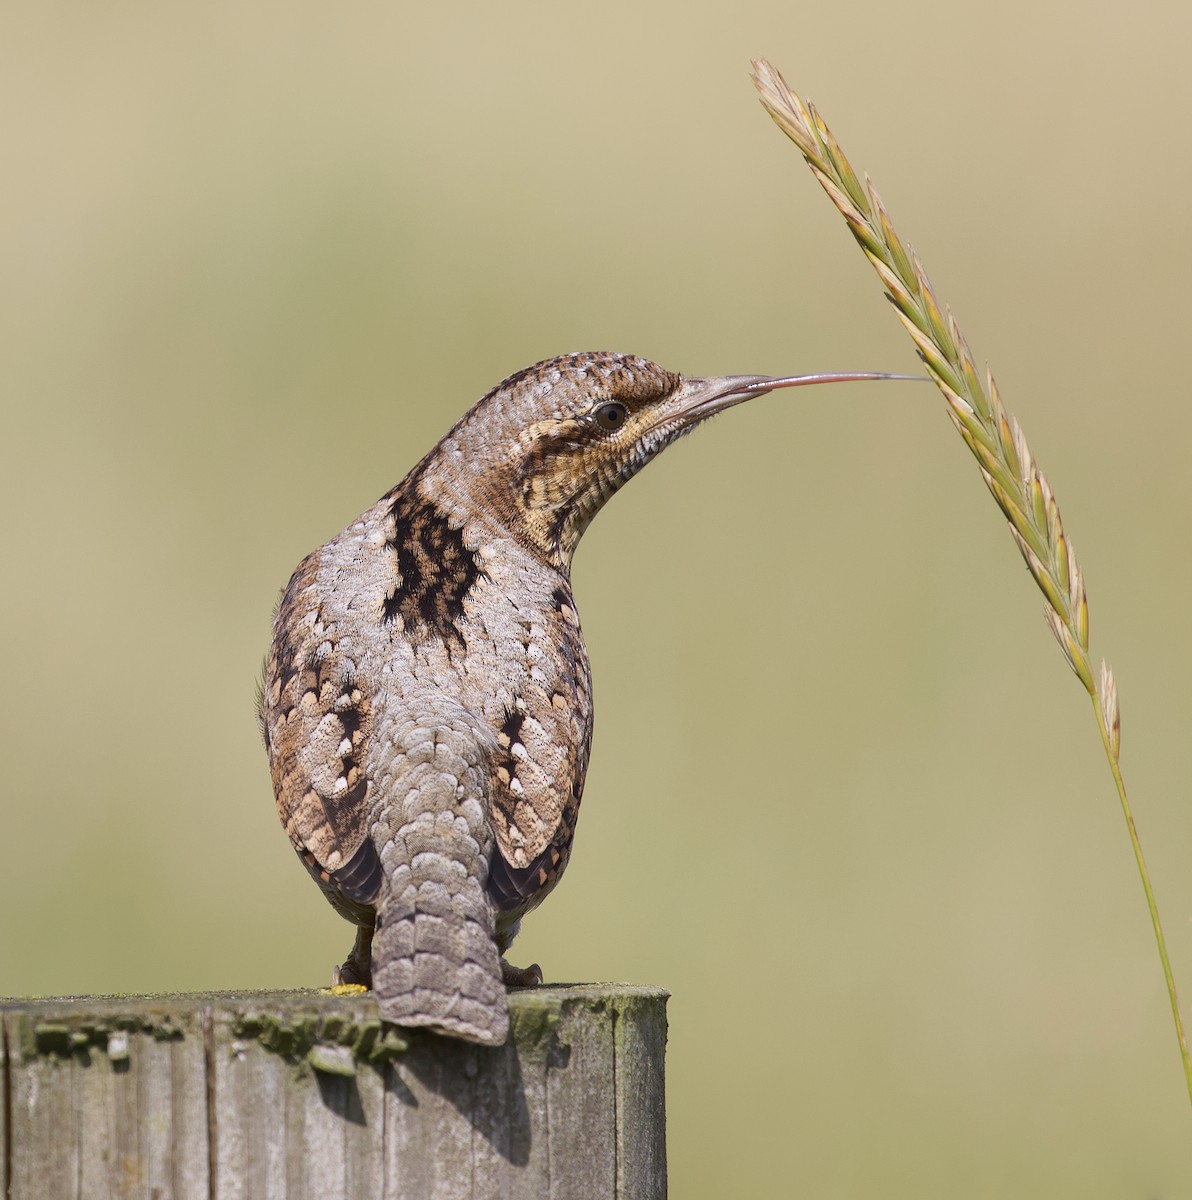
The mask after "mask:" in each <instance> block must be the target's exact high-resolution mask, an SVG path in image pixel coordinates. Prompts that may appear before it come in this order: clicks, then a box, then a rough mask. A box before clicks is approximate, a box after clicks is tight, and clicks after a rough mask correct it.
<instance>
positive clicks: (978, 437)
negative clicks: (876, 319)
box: [753, 59, 1192, 1102]
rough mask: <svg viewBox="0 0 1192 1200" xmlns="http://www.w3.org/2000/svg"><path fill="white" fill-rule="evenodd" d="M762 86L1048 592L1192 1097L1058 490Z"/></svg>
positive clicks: (881, 235)
mask: <svg viewBox="0 0 1192 1200" xmlns="http://www.w3.org/2000/svg"><path fill="white" fill-rule="evenodd" d="M753 80H754V83H755V85H756V86H757V89H758V92H759V93H760V95H761V100H762V104H763V105H764V107H765V109H766V111H767V112H768V113H769V114H770V116H771V117H772V118H773V119H774V122H775V124H776V125H777V126H778V128H779V129H781V130H782V132H783V133H785V134H786V136H787V137H788V138H790V140H791V141H792V142H794V143H795V145H796V146H797V147H798V149H799V151H800V153H802V155H803V157H804V159H805V160H806V161H807V165H808V166H809V167H810V168H811V170H812V173H813V174H814V175H815V177H816V178H817V179H818V180H819V182H820V184H821V185H822V186H823V188H824V191H826V192H827V193H828V195H829V197H831V199H832V202H833V203H834V204H835V205H836V207H837V208H838V209H839V210H840V213H841V215H842V216H843V217H844V219H845V221H846V222H847V223H848V226H849V229H850V230H851V231H852V234H853V237H855V238H856V240H857V242H858V244H859V245H860V247H861V249H862V251H864V253H865V256H866V257H867V258H868V259H869V262H870V264H871V265H872V266H873V269H874V270H875V271H876V272H877V274H878V276H879V278H880V279H881V281H882V284H883V286H884V287H885V288H886V295H887V298H888V299H889V300H890V302H891V303H892V304H893V306H894V310H895V312H896V313H897V314H898V317H899V319H900V320H901V321H902V323H903V325H904V326H905V327H906V331H907V333H908V334H910V336H911V340H912V341H913V342H914V343H915V347H916V349H917V350H918V353H919V357H920V358H921V359H922V360H923V362H924V364H925V365H926V367H927V371H928V373H929V374H930V375H931V378H932V379H933V380H934V381H935V384H936V386H937V387H938V388H939V389H940V391H941V392H942V393H943V396H944V400H945V401H946V402H947V405H948V409H947V411H948V416H949V417H950V418H951V419H952V423H953V424H954V425H955V426H956V428H957V430H958V431H959V433H960V436H961V437H962V438H963V439H964V441H965V444H966V445H967V446H968V448H969V449H970V450H971V451H972V453H973V456H974V457H975V458H976V460H977V466H978V468H979V469H980V471H981V476H982V478H983V479H984V480H985V484H986V486H987V487H988V488H989V491H990V492H991V493H992V495H993V498H994V500H996V501H997V504H998V506H999V507H1000V508H1001V510H1002V512H1003V513H1004V514H1005V517H1006V520H1007V522H1008V524H1009V527H1010V533H1011V535H1012V536H1013V538H1014V541H1015V543H1016V544H1017V546H1018V549H1019V550H1020V551H1021V552H1022V556H1023V558H1024V559H1025V560H1026V565H1027V568H1028V569H1029V570H1030V573H1031V576H1032V577H1033V578H1034V580H1035V582H1036V584H1038V586H1039V590H1040V591H1041V592H1042V593H1043V598H1044V601H1045V604H1044V609H1043V615H1044V617H1046V619H1047V624H1048V626H1049V628H1050V629H1051V632H1052V633H1053V634H1054V635H1055V639H1056V641H1057V642H1058V643H1059V646H1060V649H1061V650H1062V651H1063V654H1064V657H1065V658H1066V659H1067V660H1068V665H1069V666H1070V667H1071V668H1072V670H1073V672H1074V673H1075V675H1076V677H1077V679H1079V680H1080V682H1081V684H1082V685H1083V687H1084V689H1085V691H1087V692H1088V694H1089V696H1090V698H1091V699H1092V702H1093V708H1094V710H1095V712H1096V716H1097V728H1098V730H1099V731H1100V734H1101V743H1102V745H1103V746H1104V748H1105V757H1106V758H1107V759H1108V761H1109V769H1110V771H1111V772H1112V773H1113V780H1114V784H1115V786H1116V787H1117V793H1118V799H1119V800H1120V802H1121V806H1122V813H1123V815H1124V816H1125V819H1126V827H1127V829H1128V830H1129V834H1130V844H1131V847H1132V848H1133V850H1134V860H1135V862H1136V864H1137V866H1138V874H1139V876H1140V878H1141V879H1142V888H1143V891H1144V892H1145V894H1146V903H1147V909H1148V911H1149V912H1150V917H1151V927H1152V928H1153V929H1154V932H1155V941H1156V943H1157V944H1158V948H1159V960H1160V962H1161V963H1162V965H1163V978H1164V980H1165V981H1166V983H1167V994H1168V998H1169V1000H1170V1002H1171V1015H1172V1018H1173V1020H1174V1022H1175V1031H1176V1037H1177V1039H1178V1041H1179V1049H1180V1058H1181V1060H1182V1062H1183V1067H1184V1079H1185V1082H1186V1084H1187V1088H1188V1097H1189V1101H1190V1102H1192V1059H1190V1058H1189V1054H1188V1041H1187V1038H1186V1036H1185V1034H1184V1025H1183V1021H1182V1020H1181V1018H1180V1006H1179V1000H1178V997H1177V995H1176V988H1175V977H1174V976H1173V974H1172V971H1171V961H1170V959H1169V958H1168V954H1167V943H1166V941H1165V939H1164V937H1163V926H1162V924H1161V923H1160V921H1159V909H1158V906H1157V905H1156V903H1155V895H1154V891H1153V889H1152V888H1151V880H1150V873H1149V872H1148V871H1147V866H1146V859H1145V858H1144V857H1143V853H1142V843H1141V842H1140V841H1139V837H1138V830H1137V828H1136V826H1135V824H1134V817H1133V814H1132V812H1131V810H1130V801H1129V799H1128V797H1127V795H1126V785H1125V782H1124V780H1123V778H1122V771H1121V763H1120V752H1121V716H1120V713H1119V710H1118V698H1117V685H1116V683H1115V682H1114V678H1113V672H1112V671H1111V670H1110V668H1109V666H1108V665H1107V664H1106V663H1105V661H1104V660H1102V662H1101V664H1100V670H1099V672H1097V673H1094V671H1093V666H1092V661H1091V659H1090V657H1089V612H1088V600H1087V597H1086V596H1085V589H1084V576H1083V574H1082V573H1081V570H1080V564H1079V563H1078V562H1077V560H1076V553H1075V551H1074V550H1073V549H1072V543H1071V541H1070V540H1069V539H1068V536H1067V534H1066V533H1065V531H1064V525H1063V522H1062V520H1061V519H1060V510H1059V506H1058V505H1057V504H1056V501H1055V496H1054V495H1053V494H1052V491H1051V486H1050V485H1049V484H1048V482H1047V479H1046V477H1045V476H1044V475H1043V473H1042V471H1040V470H1039V467H1038V465H1037V464H1036V463H1035V460H1034V457H1033V455H1032V454H1031V451H1030V447H1029V446H1028V445H1027V442H1026V437H1025V436H1024V434H1023V432H1022V427H1021V426H1020V425H1019V424H1018V422H1017V421H1016V420H1015V419H1014V417H1013V415H1012V414H1010V413H1008V412H1007V411H1006V409H1005V408H1004V406H1003V405H1002V401H1001V396H1000V395H999V393H998V388H997V384H996V383H995V382H994V378H993V375H992V373H991V372H989V371H988V370H987V371H986V372H985V374H984V375H983V376H982V375H981V374H979V373H978V371H977V369H976V366H975V364H974V361H973V356H972V353H971V351H970V350H969V347H968V343H967V342H966V341H965V339H964V335H963V334H962V333H961V332H960V329H959V327H958V326H957V324H956V321H955V318H954V317H953V316H952V312H951V310H950V309H948V308H946V307H945V308H941V306H940V304H939V301H938V300H937V299H936V296H935V292H934V291H933V290H932V287H931V283H930V281H929V280H928V278H927V274H926V272H925V271H924V270H923V267H922V264H921V263H920V262H919V259H918V256H917V255H916V254H915V252H914V250H912V249H910V248H909V247H906V246H904V245H903V243H902V242H901V241H900V240H899V237H898V234H897V233H896V232H895V229H894V226H893V224H892V223H891V221H890V218H889V215H888V214H887V212H886V209H885V206H884V205H883V204H882V201H881V198H880V197H879V196H878V194H877V191H876V189H875V188H874V186H873V183H872V182H871V181H870V179H869V177H868V176H865V178H864V182H862V181H861V180H860V179H859V178H858V177H857V175H856V173H855V172H854V171H853V169H852V167H851V166H850V165H849V162H848V159H847V158H845V156H844V153H843V151H842V150H841V149H840V146H839V144H838V143H837V141H836V139H835V138H834V137H833V136H832V133H831V131H830V130H829V129H828V127H827V125H826V124H824V121H823V119H822V118H821V117H820V115H819V113H818V112H817V111H816V110H815V107H814V106H813V105H812V104H810V103H804V102H803V101H802V100H801V99H800V98H799V97H798V96H797V95H795V93H794V92H792V91H791V89H790V88H789V87H788V86H787V84H786V81H785V80H784V79H783V78H782V75H781V74H780V73H779V72H778V71H777V70H775V68H774V67H772V66H771V65H770V64H769V63H768V62H767V61H766V60H765V59H759V60H758V61H756V62H755V63H754V64H753Z"/></svg>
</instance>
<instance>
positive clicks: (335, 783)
mask: <svg viewBox="0 0 1192 1200" xmlns="http://www.w3.org/2000/svg"><path fill="white" fill-rule="evenodd" d="M319 553H320V552H319V551H316V552H315V553H314V554H312V555H310V556H308V557H307V558H306V559H304V560H303V561H302V562H301V563H300V564H299V565H298V569H297V570H296V571H295V572H294V575H293V577H292V578H291V580H290V582H289V585H288V586H287V587H286V590H285V592H284V593H283V594H282V598H281V601H280V602H279V604H278V609H277V617H276V620H275V622H274V638H273V645H272V647H271V649H270V652H269V657H268V659H267V661H266V664H265V678H264V682H263V684H262V688H261V706H260V707H261V726H262V730H263V732H264V735H265V745H266V747H267V748H268V751H269V765H270V769H271V771H272V774H273V788H274V792H275V793H276V796H277V810H278V813H279V815H280V816H281V820H282V824H283V825H284V826H285V829H286V833H287V834H288V835H289V838H290V841H291V842H292V843H293V846H294V849H295V850H297V852H298V854H299V857H301V858H302V860H303V862H304V863H305V864H306V866H307V868H308V870H310V872H311V874H312V875H314V877H315V878H316V880H317V881H318V882H319V884H320V886H321V887H323V890H324V891H325V892H326V893H327V896H328V898H329V899H330V900H331V902H332V903H333V904H334V905H335V907H336V908H337V909H339V910H340V911H341V912H344V914H345V915H346V916H349V917H354V916H358V915H359V913H358V911H355V910H357V909H359V908H360V907H364V908H367V907H369V906H371V905H372V904H374V903H375V901H376V898H377V895H378V894H379V891H380V887H381V863H380V860H379V859H378V857H377V854H376V850H375V849H374V847H373V844H372V841H371V840H370V839H369V837H368V790H369V782H368V778H367V775H366V773H365V769H364V747H365V746H366V745H367V742H368V738H369V736H370V734H371V731H372V711H371V706H370V703H369V698H368V692H367V689H366V688H365V686H364V684H363V681H362V680H361V679H360V678H359V677H358V675H357V674H356V672H355V670H354V668H353V669H350V664H349V663H348V662H347V660H346V658H345V656H344V654H343V653H342V650H341V647H340V645H339V641H338V636H337V630H336V628H335V626H334V623H333V622H332V621H330V620H329V619H328V618H327V617H326V616H325V615H324V613H323V611H322V608H321V606H320V604H319V601H318V592H317V589H316V582H317V574H318V566H319ZM341 901H346V903H342V902H341Z"/></svg>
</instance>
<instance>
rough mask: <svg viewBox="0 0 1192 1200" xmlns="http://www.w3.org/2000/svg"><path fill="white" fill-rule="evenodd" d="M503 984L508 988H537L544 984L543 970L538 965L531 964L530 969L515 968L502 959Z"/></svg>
mask: <svg viewBox="0 0 1192 1200" xmlns="http://www.w3.org/2000/svg"><path fill="white" fill-rule="evenodd" d="M501 982H502V983H504V985H505V986H506V987H518V988H531V987H537V986H538V985H539V984H540V983H541V982H542V968H541V967H540V966H539V965H538V964H537V963H531V964H530V965H529V966H528V967H513V966H510V965H509V963H507V962H506V961H505V960H504V959H501Z"/></svg>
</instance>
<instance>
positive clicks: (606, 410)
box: [593, 403, 628, 433]
mask: <svg viewBox="0 0 1192 1200" xmlns="http://www.w3.org/2000/svg"><path fill="white" fill-rule="evenodd" d="M627 415H628V414H627V413H626V411H625V405H623V404H616V403H609V404H602V405H601V406H600V407H599V408H598V409H597V410H596V411H595V413H594V414H593V416H595V418H596V424H597V425H599V426H600V428H601V429H603V430H605V431H606V432H608V433H612V431H613V430H614V429H620V428H621V426H622V425H624V424H625V417H626V416H627Z"/></svg>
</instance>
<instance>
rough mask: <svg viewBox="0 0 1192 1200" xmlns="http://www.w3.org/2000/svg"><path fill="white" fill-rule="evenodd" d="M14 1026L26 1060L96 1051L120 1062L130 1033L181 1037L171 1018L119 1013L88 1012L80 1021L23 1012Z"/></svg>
mask: <svg viewBox="0 0 1192 1200" xmlns="http://www.w3.org/2000/svg"><path fill="white" fill-rule="evenodd" d="M16 1026H17V1038H16V1041H17V1044H18V1045H19V1046H20V1049H21V1054H22V1056H23V1057H24V1058H25V1059H26V1060H28V1059H32V1058H36V1057H37V1056H38V1055H44V1056H46V1057H49V1058H69V1057H70V1056H71V1055H75V1054H80V1055H82V1054H90V1053H91V1052H92V1051H93V1050H95V1051H101V1052H103V1053H104V1054H107V1055H108V1057H109V1058H111V1059H112V1061H113V1062H122V1061H124V1060H126V1059H127V1058H128V1039H129V1036H130V1035H131V1034H144V1035H146V1036H148V1037H152V1038H153V1039H154V1041H158V1042H173V1041H179V1040H181V1038H182V1037H183V1030H182V1028H181V1027H180V1026H179V1025H178V1024H177V1023H175V1022H174V1021H173V1020H172V1019H171V1018H169V1017H166V1016H162V1017H154V1016H152V1015H148V1014H146V1015H143V1016H138V1015H133V1014H129V1013H120V1014H113V1015H112V1016H111V1017H106V1018H105V1017H99V1018H96V1017H95V1016H94V1015H89V1016H88V1018H87V1019H86V1020H82V1021H80V1020H72V1019H70V1018H61V1017H57V1016H55V1017H52V1018H48V1019H46V1020H41V1021H39V1020H37V1019H36V1017H35V1016H34V1015H33V1014H32V1013H25V1014H21V1015H19V1016H18V1017H17V1019H16Z"/></svg>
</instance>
